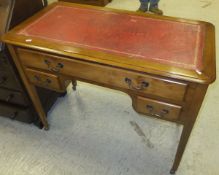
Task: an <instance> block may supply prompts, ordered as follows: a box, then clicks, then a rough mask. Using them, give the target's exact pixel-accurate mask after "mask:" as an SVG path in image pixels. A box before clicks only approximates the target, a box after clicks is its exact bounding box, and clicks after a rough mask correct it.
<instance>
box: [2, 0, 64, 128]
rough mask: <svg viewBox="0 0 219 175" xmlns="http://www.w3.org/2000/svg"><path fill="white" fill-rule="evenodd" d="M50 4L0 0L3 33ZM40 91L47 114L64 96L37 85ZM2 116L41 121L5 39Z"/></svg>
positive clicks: (34, 1)
mask: <svg viewBox="0 0 219 175" xmlns="http://www.w3.org/2000/svg"><path fill="white" fill-rule="evenodd" d="M46 5H47V1H46V0H45V1H42V0H31V1H30V0H0V36H2V35H3V34H4V33H5V32H7V31H8V30H10V29H11V28H13V27H14V26H15V25H17V24H19V23H20V22H22V21H24V20H25V19H27V18H29V17H30V16H32V15H33V14H35V13H37V12H38V11H40V10H41V9H42V8H44V6H46ZM37 92H38V95H39V96H40V99H41V102H42V104H43V106H44V112H46V113H47V112H48V110H49V109H50V107H51V106H52V105H53V104H54V102H55V101H56V99H57V98H58V97H59V96H60V95H62V94H60V93H57V92H54V91H51V90H45V89H42V88H37ZM0 116H3V117H9V118H11V119H15V120H19V121H22V122H26V123H32V122H35V123H37V124H40V122H38V121H39V120H38V115H37V114H36V112H35V109H34V107H33V105H32V102H31V100H30V98H29V96H28V93H27V92H26V89H25V88H24V86H23V84H22V81H21V79H20V77H19V74H18V71H17V69H16V67H15V65H14V63H13V62H12V59H11V55H10V54H9V51H8V49H7V48H6V47H5V45H4V43H2V42H0Z"/></svg>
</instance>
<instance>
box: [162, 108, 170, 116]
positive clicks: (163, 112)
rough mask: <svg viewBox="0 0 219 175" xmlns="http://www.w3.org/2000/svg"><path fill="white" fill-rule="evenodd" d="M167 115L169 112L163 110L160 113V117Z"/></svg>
mask: <svg viewBox="0 0 219 175" xmlns="http://www.w3.org/2000/svg"><path fill="white" fill-rule="evenodd" d="M167 114H169V110H167V109H163V110H162V111H161V116H164V115H167Z"/></svg>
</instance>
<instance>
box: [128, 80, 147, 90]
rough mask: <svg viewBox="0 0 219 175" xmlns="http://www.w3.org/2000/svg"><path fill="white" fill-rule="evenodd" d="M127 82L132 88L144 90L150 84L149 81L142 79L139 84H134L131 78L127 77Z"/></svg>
mask: <svg viewBox="0 0 219 175" xmlns="http://www.w3.org/2000/svg"><path fill="white" fill-rule="evenodd" d="M125 82H126V83H127V84H128V86H129V88H130V89H135V90H144V89H145V88H147V87H148V86H149V83H148V82H146V81H142V82H141V83H140V85H139V86H134V85H133V83H132V80H131V79H130V78H125Z"/></svg>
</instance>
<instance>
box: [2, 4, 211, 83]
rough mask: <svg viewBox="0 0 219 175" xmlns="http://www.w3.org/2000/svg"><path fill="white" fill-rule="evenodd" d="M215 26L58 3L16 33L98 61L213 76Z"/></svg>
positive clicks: (31, 40)
mask: <svg viewBox="0 0 219 175" xmlns="http://www.w3.org/2000/svg"><path fill="white" fill-rule="evenodd" d="M208 28H211V30H212V31H211V33H210V32H209V31H208V30H207V29H208ZM212 28H213V27H212V25H210V24H209V23H205V22H197V21H190V20H183V19H175V18H170V17H156V16H154V15H147V16H146V15H140V14H137V13H131V12H130V13H128V12H121V11H118V10H109V9H103V8H97V7H95V8H94V7H93V8H92V7H89V6H81V5H72V4H71V5H70V4H68V3H55V4H53V5H52V6H50V7H49V8H47V10H44V12H42V13H41V14H40V15H38V16H36V17H35V18H33V20H29V21H28V22H26V23H25V24H23V25H21V26H20V27H18V28H17V29H15V31H14V32H13V35H15V34H16V36H18V37H20V38H23V39H24V38H25V43H26V44H27V43H28V42H29V44H30V45H33V46H34V45H35V46H36V45H37V46H40V47H44V48H45V46H47V49H48V48H53V46H52V44H53V45H57V46H60V47H59V48H58V47H57V49H56V50H59V49H62V51H64V52H68V53H73V54H80V55H86V56H89V57H90V58H91V57H93V58H95V61H96V59H99V60H102V61H103V60H108V61H114V62H117V63H122V64H127V65H135V66H141V67H142V68H148V69H150V68H152V69H153V70H155V68H157V69H158V71H162V72H164V71H165V70H166V71H168V73H170V71H171V73H175V74H177V73H178V74H180V72H181V73H182V72H184V73H185V72H187V73H186V75H187V76H188V72H190V76H191V73H192V74H193V75H192V76H196V77H195V78H196V79H197V78H198V77H199V78H200V76H203V77H202V78H203V79H206V78H207V79H209V78H210V77H208V75H207V74H206V73H207V72H206V65H205V63H206V61H207V60H208V59H209V58H206V57H208V56H209V55H210V56H211V59H214V58H212V56H213V57H214V52H215V51H214V48H213V49H211V51H210V52H213V53H210V52H209V51H206V46H207V45H212V46H213V45H214V40H213V38H214V36H213V35H214V31H213V29H212ZM212 33H213V34H212ZM210 35H211V37H210V39H211V40H209V41H206V38H207V37H209V36H210ZM35 41H36V42H35ZM37 41H38V42H37ZM39 41H40V42H39ZM6 42H7V41H6ZM207 42H211V43H207ZM43 43H44V44H43ZM45 43H47V44H46V45H45ZM206 43H207V44H206ZM63 46H65V47H64V48H63ZM53 49H54V48H53ZM206 52H208V55H206ZM212 54H213V55H212ZM207 62H208V65H209V64H210V63H209V61H207ZM101 63H102V62H101ZM162 69H164V70H162ZM179 70H181V71H179ZM140 71H141V70H140ZM146 72H147V71H146ZM204 74H205V77H204ZM212 78H213V79H214V77H211V79H212Z"/></svg>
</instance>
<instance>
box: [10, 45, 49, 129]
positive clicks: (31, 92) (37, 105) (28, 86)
mask: <svg viewBox="0 0 219 175" xmlns="http://www.w3.org/2000/svg"><path fill="white" fill-rule="evenodd" d="M7 46H8V48H9V51H10V53H11V55H12V58H13V61H14V63H15V65H16V67H17V70H18V72H19V74H20V77H21V79H22V80H23V83H24V86H25V87H26V90H27V92H28V94H29V96H30V98H31V101H32V102H33V105H34V107H35V110H36V112H37V113H38V115H39V117H40V120H41V122H42V123H43V126H44V129H45V130H48V129H49V125H48V122H47V119H46V114H45V112H44V110H43V108H42V105H41V102H40V99H39V96H38V94H37V92H36V89H35V86H34V85H32V84H30V83H29V81H28V79H27V77H26V75H25V72H24V68H23V67H22V64H21V63H20V60H19V58H18V56H17V54H16V51H15V49H14V47H13V46H11V45H7Z"/></svg>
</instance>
